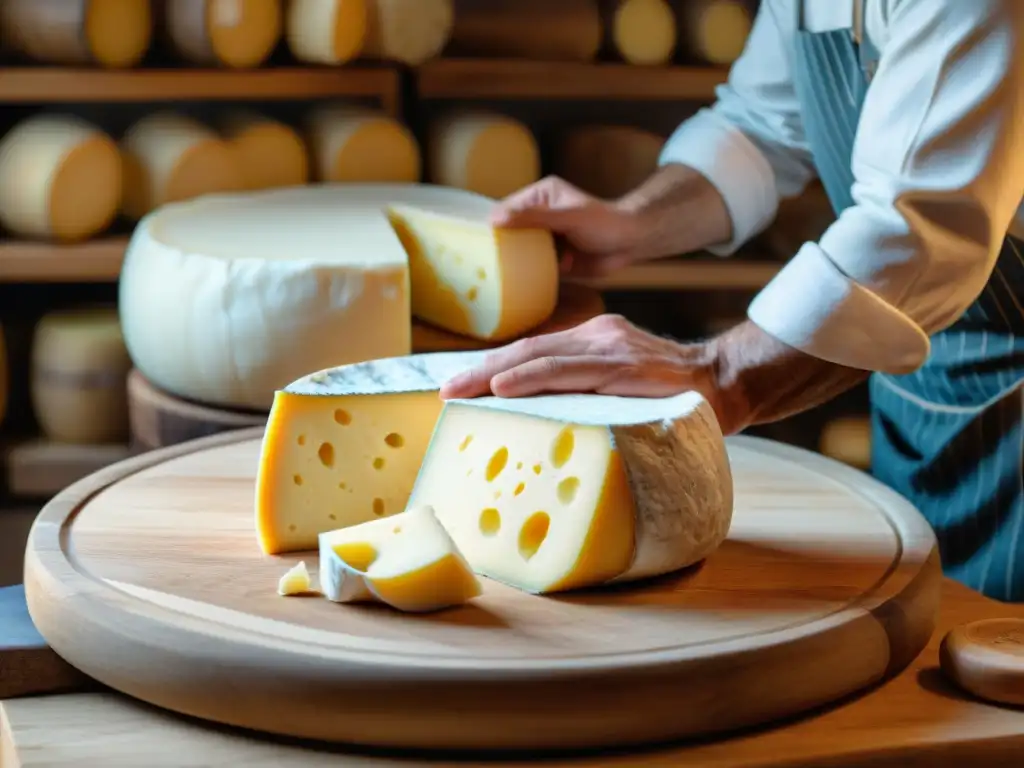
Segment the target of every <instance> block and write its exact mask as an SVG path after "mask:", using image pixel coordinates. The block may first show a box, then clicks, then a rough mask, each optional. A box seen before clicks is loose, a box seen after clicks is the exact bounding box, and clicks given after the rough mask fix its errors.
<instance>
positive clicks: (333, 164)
mask: <svg viewBox="0 0 1024 768" xmlns="http://www.w3.org/2000/svg"><path fill="white" fill-rule="evenodd" d="M306 124H307V136H308V143H309V151H310V156H311V158H312V165H313V172H314V176H315V178H316V180H317V181H322V182H381V183H386V182H396V183H400V182H408V183H412V182H417V181H419V180H420V176H421V166H422V161H421V158H420V148H419V144H418V143H417V142H416V137H415V136H413V134H412V132H411V131H410V130H409V129H408V128H406V127H405V126H404V125H402V123H400V122H399V121H398V120H395V119H394V118H392V117H389V116H388V115H386V114H384V113H383V112H380V111H378V110H374V109H370V108H368V107H361V106H355V105H348V104H330V105H323V106H320V107H316V108H314V109H313V110H312V111H311V112H310V113H309V116H308V118H307V123H306Z"/></svg>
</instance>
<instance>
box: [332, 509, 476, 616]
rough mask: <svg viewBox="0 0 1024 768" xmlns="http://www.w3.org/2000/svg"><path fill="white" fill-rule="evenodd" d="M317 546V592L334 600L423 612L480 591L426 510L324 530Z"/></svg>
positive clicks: (444, 606) (409, 511)
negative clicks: (318, 552) (318, 581)
mask: <svg viewBox="0 0 1024 768" xmlns="http://www.w3.org/2000/svg"><path fill="white" fill-rule="evenodd" d="M319 548H320V589H321V591H322V592H323V594H324V595H325V596H326V597H327V599H329V600H332V601H334V602H338V603H351V602H380V603H384V604H385V605H389V606H391V607H392V608H396V609H398V610H400V611H408V612H427V611H436V610H439V609H441V608H447V607H450V606H454V605H460V604H462V603H465V602H467V601H468V600H471V599H472V598H474V597H476V596H478V595H479V594H480V593H481V588H480V582H479V581H478V580H477V578H476V576H475V575H474V574H473V571H472V570H471V569H470V567H469V565H468V564H467V563H466V560H465V558H464V557H463V556H462V554H461V553H460V552H459V550H458V548H457V547H456V546H455V543H454V542H453V541H452V539H451V537H450V536H449V535H448V533H447V532H446V531H445V529H444V527H443V526H442V525H441V524H440V523H439V522H438V520H437V517H436V516H435V514H434V510H433V509H431V508H430V507H427V506H421V507H414V508H411V509H409V510H407V511H405V512H402V513H400V514H398V515H395V516H393V517H391V518H389V519H387V520H374V521H371V522H367V523H363V524H361V525H357V526H353V527H349V528H342V529H339V530H334V531H330V532H325V533H323V534H322V535H320V537H319Z"/></svg>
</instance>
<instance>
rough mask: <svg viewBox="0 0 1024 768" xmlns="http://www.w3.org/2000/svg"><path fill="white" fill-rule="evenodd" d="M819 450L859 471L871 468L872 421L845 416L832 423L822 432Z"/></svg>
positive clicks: (863, 417)
mask: <svg viewBox="0 0 1024 768" xmlns="http://www.w3.org/2000/svg"><path fill="white" fill-rule="evenodd" d="M819 450H820V451H821V453H823V454H824V455H825V456H828V457H829V458H830V459H835V460H836V461H841V462H843V463H844V464H849V465H851V466H854V467H857V468H858V469H868V468H870V467H871V419H869V418H868V417H867V416H845V417H842V418H838V419H835V420H833V421H830V422H829V423H828V424H826V425H825V427H824V429H822V431H821V442H820V448H819Z"/></svg>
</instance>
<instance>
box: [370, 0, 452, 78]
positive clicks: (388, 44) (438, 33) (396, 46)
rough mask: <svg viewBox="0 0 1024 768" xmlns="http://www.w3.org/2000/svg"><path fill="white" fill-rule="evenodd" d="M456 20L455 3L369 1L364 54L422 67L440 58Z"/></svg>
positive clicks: (440, 1)
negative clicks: (421, 65)
mask: <svg viewBox="0 0 1024 768" xmlns="http://www.w3.org/2000/svg"><path fill="white" fill-rule="evenodd" d="M454 21H455V6H454V0H367V20H366V40H365V43H364V46H363V55H364V56H365V57H367V58H371V59H383V60H386V61H397V62H399V63H401V64H406V65H408V66H411V67H416V66H419V65H420V64H423V63H425V62H427V61H429V60H431V59H434V58H437V57H438V56H440V55H441V52H442V51H443V50H444V47H445V46H446V45H447V44H448V40H449V38H450V37H451V32H452V25H453V23H454Z"/></svg>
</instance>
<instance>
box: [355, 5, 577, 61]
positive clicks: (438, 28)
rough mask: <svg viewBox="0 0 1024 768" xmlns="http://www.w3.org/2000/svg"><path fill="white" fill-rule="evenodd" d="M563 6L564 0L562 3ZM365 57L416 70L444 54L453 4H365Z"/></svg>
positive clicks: (449, 30) (449, 32)
mask: <svg viewBox="0 0 1024 768" xmlns="http://www.w3.org/2000/svg"><path fill="white" fill-rule="evenodd" d="M559 2H561V0H559ZM366 3H367V19H366V23H367V27H366V40H365V43H364V46H363V51H362V54H363V55H364V56H365V57H367V58H372V59H384V60H387V61H397V62H399V63H402V64H408V65H409V66H412V67H415V66H419V65H420V64H423V63H424V62H426V61H429V60H430V59H434V58H436V57H437V56H439V55H440V54H441V51H442V50H444V47H445V45H447V43H448V39H449V37H450V36H451V33H452V23H453V22H454V16H455V11H454V0H366Z"/></svg>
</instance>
